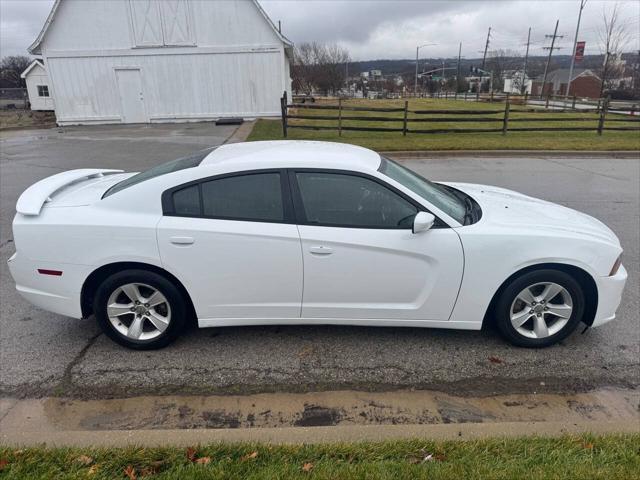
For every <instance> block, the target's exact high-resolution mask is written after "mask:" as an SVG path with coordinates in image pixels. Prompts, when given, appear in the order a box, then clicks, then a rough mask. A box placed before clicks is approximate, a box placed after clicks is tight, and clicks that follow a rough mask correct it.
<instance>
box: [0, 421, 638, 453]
mask: <svg viewBox="0 0 640 480" xmlns="http://www.w3.org/2000/svg"><path fill="white" fill-rule="evenodd" d="M637 432H638V425H637V424H636V423H635V422H630V421H628V420H626V421H625V420H618V421H612V422H580V423H565V422H501V423H463V424H439V425H354V426H336V427H286V428H244V429H238V428H224V429H195V430H188V429H184V430H94V431H78V430H72V431H55V432H47V431H24V430H4V429H3V431H2V433H1V434H0V444H2V445H7V446H32V445H43V444H44V445H46V446H48V447H87V446H94V447H125V446H128V445H136V446H144V447H156V446H169V445H170V446H176V447H187V446H192V445H197V444H208V443H219V442H225V443H236V442H263V443H270V444H303V443H337V442H359V441H370V442H379V441H384V440H397V439H430V440H471V439H479V438H487V437H521V436H547V437H553V436H560V435H566V434H580V433H592V434H606V433H637Z"/></svg>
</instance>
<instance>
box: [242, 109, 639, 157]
mask: <svg viewBox="0 0 640 480" xmlns="http://www.w3.org/2000/svg"><path fill="white" fill-rule="evenodd" d="M322 103H323V102H319V104H322ZM324 103H331V104H335V102H324ZM343 105H354V106H374V107H403V106H404V101H403V100H350V101H346V102H344V103H343ZM512 108H513V109H514V110H515V109H519V108H522V106H519V105H513V106H512ZM416 109H419V110H434V109H447V110H472V109H473V110H502V109H504V104H501V103H494V104H488V103H475V102H464V101H455V100H431V99H413V100H410V101H409V110H416ZM290 113H292V114H294V113H298V114H304V115H314V116H318V115H325V116H326V115H330V116H337V114H338V112H337V111H335V110H313V109H299V110H297V111H290ZM349 116H360V117H363V116H365V117H371V116H389V117H393V118H396V119H398V121H390V122H373V121H370V122H368V121H353V120H349V119H348V117H349ZM402 116H403V113H402V112H397V113H396V112H392V113H380V112H350V111H344V112H343V125H344V126H362V127H389V128H401V127H402V121H401V120H402ZM436 116H437V117H444V116H445V115H442V114H437V115H436ZM486 116H487V117H491V118H495V119H496V122H495V123H494V122H486V123H485V122H482V123H481V122H464V123H461V122H457V123H455V122H438V123H435V122H409V129H411V128H414V129H433V128H443V129H444V128H501V127H502V117H503V114H502V113H498V114H487V115H486ZM413 117H418V115H414V114H409V118H413ZM538 117H545V118H546V117H552V118H553V119H554V120H552V121H549V122H547V121H545V122H526V121H522V122H516V121H512V122H511V123H510V127H514V128H515V127H532V126H540V127H562V126H567V127H588V126H593V127H594V129H595V126H596V125H597V118H598V116H597V114H595V113H550V114H546V113H533V114H531V113H517V112H515V111H513V112H512V113H511V114H510V119H512V120H513V119H518V118H538ZM575 117H580V118H586V119H588V120H589V121H584V122H583V121H567V120H564V119H565V118H575ZM616 117H617V118H622V117H620V116H616V115H613V114H610V115H609V116H608V118H616ZM451 118H463V117H462V116H457V117H451ZM636 118H637V117H636ZM289 123H290V125H317V126H337V122H336V121H333V120H299V119H291V120H289ZM605 125H607V126H618V127H622V126H635V127H639V126H640V122H633V123H631V122H609V123H606V124H605ZM282 138H283V136H282V126H281V123H280V121H279V120H258V121H257V122H256V124H255V126H254V128H253V131H252V132H251V134H250V135H249V138H248V141H257V140H279V139H282ZM288 138H289V139H292V140H324V141H333V142H344V143H352V144H355V145H361V146H363V147H367V148H371V149H374V150H378V151H400V150H601V151H606V150H640V132H638V131H605V132H604V133H603V135H602V136H599V135H598V134H597V133H596V132H595V131H588V132H581V131H573V132H572V131H568V132H509V133H507V135H502V134H501V133H438V134H418V133H414V134H412V133H408V134H407V136H403V135H402V133H401V132H354V131H343V132H342V136H339V135H338V132H337V130H335V131H334V130H302V129H293V128H292V129H290V130H289V136H288Z"/></svg>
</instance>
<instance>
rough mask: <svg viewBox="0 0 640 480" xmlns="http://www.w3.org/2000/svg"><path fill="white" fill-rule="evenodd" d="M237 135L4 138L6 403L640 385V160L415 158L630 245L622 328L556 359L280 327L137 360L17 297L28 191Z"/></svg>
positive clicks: (187, 340) (437, 175)
mask: <svg viewBox="0 0 640 480" xmlns="http://www.w3.org/2000/svg"><path fill="white" fill-rule="evenodd" d="M233 130H234V129H233V127H214V126H212V125H210V124H191V125H189V124H184V125H177V126H176V125H172V126H169V125H156V126H143V127H122V126H118V127H74V128H65V129H52V130H41V131H29V132H24V131H22V132H13V133H11V134H5V135H4V136H3V137H2V143H1V144H0V147H1V149H2V159H1V163H0V169H1V182H0V187H1V193H0V209H1V210H0V216H1V223H0V227H1V231H0V242H1V248H0V260H1V261H0V279H1V288H0V295H1V298H0V300H1V302H2V305H1V307H2V308H1V310H0V342H1V343H0V394H3V395H5V396H21V397H29V396H43V395H51V394H58V395H69V396H76V397H87V398H91V397H93V398H98V397H120V396H122V397H127V396H133V395H138V394H178V393H180V394H188V393H193V394H196V393H198V394H200V393H202V394H205V393H213V392H223V393H249V392H270V391H302V392H304V391H309V390H335V389H347V388H355V389H363V390H388V389H396V388H429V389H435V390H442V391H446V392H449V393H454V394H458V395H471V394H494V393H515V392H534V391H536V392H539V393H542V392H551V391H560V392H568V391H575V390H584V389H590V388H595V387H602V386H608V385H617V386H625V387H635V386H637V385H638V384H639V383H640V382H639V380H640V378H639V374H640V372H639V368H638V367H639V365H638V358H640V352H639V345H640V325H639V323H638V312H639V311H640V305H639V297H640V295H639V283H638V279H639V272H638V265H639V264H640V261H639V252H638V250H639V238H638V236H639V233H638V232H639V230H640V218H639V211H640V202H639V196H640V194H639V188H640V187H639V185H640V182H639V180H640V161H638V159H613V158H604V157H603V158H584V157H581V158H555V157H549V158H544V157H540V156H533V157H529V158H504V157H502V158H498V159H495V158H494V159H492V158H482V157H479V158H468V157H465V158H462V157H456V156H455V155H452V156H451V157H448V158H435V159H434V158H430V159H424V160H410V161H409V160H407V161H405V164H406V165H407V166H408V167H410V168H412V169H414V170H416V171H418V172H419V173H421V174H423V175H425V176H427V177H429V178H432V179H436V180H455V181H462V182H475V183H486V184H493V185H498V186H501V187H506V188H511V189H515V190H518V191H521V192H523V193H526V194H529V195H533V196H536V197H540V198H544V199H546V200H550V201H553V202H557V203H560V204H563V205H567V206H569V207H573V208H576V209H579V210H582V211H584V212H586V213H589V214H591V215H593V216H595V217H597V218H599V219H601V220H603V221H604V222H605V223H607V224H608V225H609V226H610V227H611V228H612V229H613V230H614V231H615V232H616V233H617V234H618V235H619V237H620V238H621V241H622V244H623V247H624V248H625V254H624V263H625V265H626V267H627V269H628V270H629V282H628V284H627V289H626V292H625V295H624V297H623V302H622V305H621V307H620V309H619V311H618V313H619V318H618V319H617V320H616V321H614V322H612V323H610V324H607V325H605V326H603V327H601V328H597V329H592V330H588V331H587V332H586V333H585V334H581V333H580V331H577V332H576V333H575V334H573V335H572V336H571V337H569V338H568V339H566V340H565V341H564V342H562V344H560V345H557V346H555V347H551V348H548V349H545V350H525V349H518V348H515V347H511V346H509V345H507V344H506V343H504V342H503V341H502V339H501V338H500V337H499V336H498V334H497V333H496V332H495V331H493V330H492V329H486V331H482V332H464V331H447V330H421V329H412V328H364V327H337V326H283V327H281V326H272V327H242V328H235V327H233V328H231V327H229V328H213V329H206V330H200V331H197V330H192V331H189V332H187V333H186V334H185V335H184V336H182V337H181V338H180V339H179V340H178V341H177V342H176V343H175V344H173V345H171V346H170V347H169V348H166V349H164V350H161V351H155V352H135V351H129V350H125V349H123V348H121V347H119V346H117V345H115V344H114V343H113V342H111V341H110V340H108V339H107V338H106V337H105V336H104V335H101V334H100V332H99V330H98V328H97V326H96V324H95V322H94V321H93V320H92V319H89V320H74V319H69V318H64V317H60V316H57V315H53V314H49V313H47V312H44V311H41V310H39V309H37V308H34V307H31V306H30V305H29V304H28V303H27V302H25V301H24V300H22V298H21V297H19V296H18V295H17V294H16V293H15V291H14V286H13V283H12V281H11V278H10V276H9V272H8V269H7V267H6V259H7V258H8V257H9V256H10V255H11V254H12V253H13V251H14V248H13V245H12V242H11V230H10V225H11V218H12V216H13V212H14V208H15V202H16V200H17V197H18V196H19V194H20V192H22V191H23V190H24V189H25V188H26V187H27V186H28V185H30V184H31V183H33V182H35V181H37V180H39V179H41V178H44V177H46V176H48V175H51V174H54V173H57V172H59V171H63V170H68V169H72V168H80V167H88V166H96V167H107V168H123V169H126V170H141V169H145V168H147V167H150V166H151V165H155V164H157V163H160V162H164V161H167V160H170V159H173V158H177V157H179V156H181V155H184V154H187V153H189V152H192V151H194V150H198V149H201V148H205V147H207V146H211V145H216V144H219V143H222V142H223V141H224V140H225V139H226V138H227V137H228V136H229V135H230V134H231V133H232V132H233ZM42 241H43V242H46V239H43V240H42Z"/></svg>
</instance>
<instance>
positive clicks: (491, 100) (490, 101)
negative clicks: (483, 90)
mask: <svg viewBox="0 0 640 480" xmlns="http://www.w3.org/2000/svg"><path fill="white" fill-rule="evenodd" d="M489 103H493V90H491V98H490V99H489Z"/></svg>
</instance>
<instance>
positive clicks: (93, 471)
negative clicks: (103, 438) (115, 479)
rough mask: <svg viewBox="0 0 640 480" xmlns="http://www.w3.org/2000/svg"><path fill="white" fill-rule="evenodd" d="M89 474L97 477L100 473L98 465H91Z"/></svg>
mask: <svg viewBox="0 0 640 480" xmlns="http://www.w3.org/2000/svg"><path fill="white" fill-rule="evenodd" d="M87 473H88V474H89V475H95V474H96V473H98V464H97V463H96V464H95V465H91V468H90V469H89V471H88V472H87Z"/></svg>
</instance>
